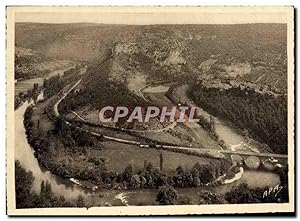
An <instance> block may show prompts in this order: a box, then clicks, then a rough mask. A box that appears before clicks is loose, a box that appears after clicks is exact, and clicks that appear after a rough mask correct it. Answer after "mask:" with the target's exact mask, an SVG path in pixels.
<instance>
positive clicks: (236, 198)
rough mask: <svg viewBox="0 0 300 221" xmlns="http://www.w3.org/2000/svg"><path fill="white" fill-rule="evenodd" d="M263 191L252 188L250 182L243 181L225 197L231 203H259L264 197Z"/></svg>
mask: <svg viewBox="0 0 300 221" xmlns="http://www.w3.org/2000/svg"><path fill="white" fill-rule="evenodd" d="M262 192H263V191H261V190H259V191H256V190H253V189H250V187H249V186H248V184H246V183H242V184H240V185H238V186H236V187H233V188H232V189H231V190H230V191H229V192H227V193H226V195H225V199H226V200H227V201H228V202H229V203H259V202H261V199H262V195H261V194H262Z"/></svg>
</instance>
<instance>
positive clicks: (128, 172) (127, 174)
mask: <svg viewBox="0 0 300 221" xmlns="http://www.w3.org/2000/svg"><path fill="white" fill-rule="evenodd" d="M132 175H133V169H132V165H128V166H127V167H126V168H125V170H124V172H123V174H122V176H123V181H126V182H128V183H129V182H130V179H131V177H132Z"/></svg>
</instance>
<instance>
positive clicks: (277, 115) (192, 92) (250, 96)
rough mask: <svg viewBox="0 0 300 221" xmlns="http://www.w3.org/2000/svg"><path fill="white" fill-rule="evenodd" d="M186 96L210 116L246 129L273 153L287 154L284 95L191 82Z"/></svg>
mask: <svg viewBox="0 0 300 221" xmlns="http://www.w3.org/2000/svg"><path fill="white" fill-rule="evenodd" d="M188 94H189V96H190V97H191V98H192V99H193V100H194V101H195V102H196V103H197V104H198V105H199V106H201V107H202V108H203V109H205V110H207V111H208V112H210V113H211V114H212V115H214V116H216V117H219V118H221V119H223V120H226V121H229V122H231V123H233V124H234V125H235V126H237V127H239V128H240V129H242V130H243V129H247V130H248V132H249V133H250V135H251V136H252V137H254V138H256V139H258V140H260V141H261V142H263V143H266V144H267V145H268V146H269V147H270V148H271V150H272V151H274V152H275V153H281V154H286V153H287V98H286V96H284V95H279V96H278V97H274V96H272V95H268V94H260V93H257V92H255V91H254V90H252V89H241V88H239V87H237V88H234V87H232V88H229V89H226V90H225V89H220V88H207V87H205V86H203V85H202V84H201V83H198V84H194V85H192V86H191V87H190V89H189V91H188Z"/></svg>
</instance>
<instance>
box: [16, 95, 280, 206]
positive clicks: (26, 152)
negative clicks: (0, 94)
mask: <svg viewBox="0 0 300 221" xmlns="http://www.w3.org/2000/svg"><path fill="white" fill-rule="evenodd" d="M42 98H43V92H41V93H40V95H39V96H38V100H40V99H42ZM32 102H33V101H29V102H28V101H25V102H24V103H23V104H22V105H21V106H20V107H19V108H17V109H16V110H15V145H16V146H15V157H16V160H19V161H20V163H21V165H22V167H24V168H25V169H26V170H27V171H32V173H33V176H34V177H35V180H34V184H33V190H34V191H36V192H39V191H40V184H41V182H42V181H48V182H49V183H50V184H51V187H52V191H53V193H54V194H56V195H62V196H64V197H65V198H66V199H67V200H68V199H75V198H77V197H78V196H79V195H83V196H84V197H85V198H86V199H90V201H93V202H95V197H96V198H97V197H98V196H99V195H101V194H102V195H103V194H104V195H105V196H109V197H106V198H105V199H104V198H102V199H98V198H97V200H98V201H99V202H101V201H102V202H103V201H105V202H107V201H108V202H110V203H111V204H112V205H119V203H118V204H114V203H113V202H115V201H116V198H115V196H117V195H118V194H120V193H124V194H125V195H126V198H127V200H128V202H129V205H137V204H139V205H147V204H149V203H151V202H152V203H154V202H155V197H156V193H157V190H153V189H152V190H134V191H130V190H104V189H99V190H97V191H96V192H92V191H91V190H89V189H84V188H82V187H79V186H78V185H76V184H73V183H72V182H70V181H69V180H68V179H62V178H60V177H58V176H56V175H54V174H52V173H51V172H50V171H47V170H45V169H43V168H41V167H40V165H39V163H38V161H37V159H36V158H35V156H34V151H33V149H32V148H31V147H30V145H29V144H28V141H27V137H26V133H25V127H24V123H23V120H24V113H25V110H26V108H27V107H28V106H29V105H30V104H32ZM243 182H245V183H248V184H249V186H250V187H253V188H255V187H260V188H263V187H265V186H275V185H277V184H278V183H279V182H280V181H279V176H278V175H276V174H274V173H271V172H261V171H245V172H244V173H243V175H242V177H241V179H240V180H238V181H237V182H234V183H231V184H228V185H221V186H217V187H200V188H187V189H186V190H185V189H181V190H180V192H181V193H183V194H186V195H188V196H190V197H193V193H194V192H195V191H200V190H201V189H208V190H213V191H215V192H218V193H225V192H227V191H228V190H229V189H230V188H231V187H232V186H236V185H238V184H240V183H243ZM148 193H149V195H148V196H145V195H147V194H148ZM92 198H94V199H93V200H92ZM98 201H97V202H98ZM103 204H104V203H103Z"/></svg>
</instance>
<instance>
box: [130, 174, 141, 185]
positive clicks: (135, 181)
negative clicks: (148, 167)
mask: <svg viewBox="0 0 300 221" xmlns="http://www.w3.org/2000/svg"><path fill="white" fill-rule="evenodd" d="M130 186H131V187H132V188H134V189H139V188H140V187H141V178H140V176H139V175H137V174H135V175H133V176H132V177H131V179H130Z"/></svg>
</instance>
